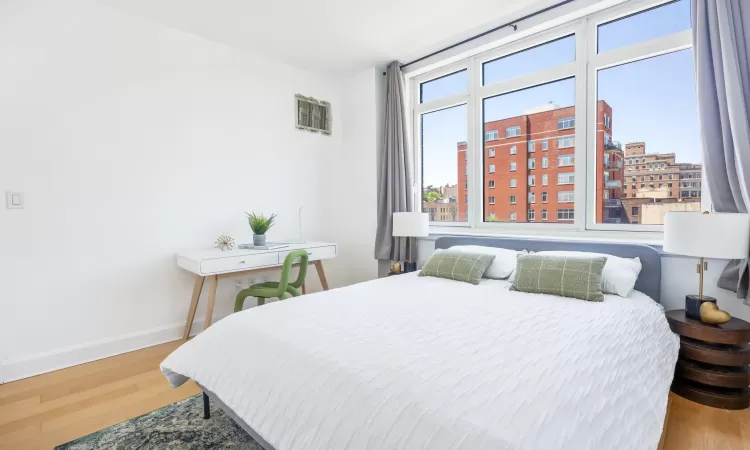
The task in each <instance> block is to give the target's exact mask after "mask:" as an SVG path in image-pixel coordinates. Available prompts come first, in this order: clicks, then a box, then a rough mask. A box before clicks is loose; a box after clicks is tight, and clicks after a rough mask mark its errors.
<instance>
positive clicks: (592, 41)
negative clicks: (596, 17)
mask: <svg viewBox="0 0 750 450" xmlns="http://www.w3.org/2000/svg"><path fill="white" fill-rule="evenodd" d="M597 26H598V25H597V24H596V23H595V22H594V21H593V20H589V21H587V24H586V35H587V38H588V39H587V43H586V51H585V53H584V54H585V55H586V56H585V57H586V78H587V84H586V103H585V108H586V111H587V114H586V124H587V125H589V126H588V128H587V129H588V130H589V131H588V133H586V149H587V151H586V159H585V164H586V190H585V211H586V222H585V226H586V228H592V226H593V225H595V224H596V190H597V188H598V187H599V186H597V184H596V164H597V161H596V138H597V128H598V127H597V124H596V120H597V119H598V111H597V101H598V100H599V99H598V96H597V83H598V77H597V69H596V67H595V66H594V64H593V63H592V61H593V58H594V57H595V56H596V46H597V34H596V33H597ZM589 122H591V124H589ZM576 200H577V199H576Z"/></svg>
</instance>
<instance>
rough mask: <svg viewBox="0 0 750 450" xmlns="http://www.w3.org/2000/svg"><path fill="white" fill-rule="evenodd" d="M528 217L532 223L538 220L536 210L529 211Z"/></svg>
mask: <svg viewBox="0 0 750 450" xmlns="http://www.w3.org/2000/svg"><path fill="white" fill-rule="evenodd" d="M526 217H528V221H529V222H532V221H534V219H536V213H535V212H534V210H533V209H530V210H529V211H528V213H527V215H526Z"/></svg>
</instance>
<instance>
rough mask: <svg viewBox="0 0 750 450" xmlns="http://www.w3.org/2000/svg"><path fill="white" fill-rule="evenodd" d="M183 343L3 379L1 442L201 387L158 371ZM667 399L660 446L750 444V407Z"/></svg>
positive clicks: (31, 445)
mask: <svg viewBox="0 0 750 450" xmlns="http://www.w3.org/2000/svg"><path fill="white" fill-rule="evenodd" d="M181 343H182V341H175V342H170V343H168V344H163V345H159V346H156V347H151V348H147V349H143V350H139V351H136V352H132V353H126V354H124V355H119V356H115V357H112V358H107V359H103V360H100V361H95V362H92V363H88V364H83V365H80V366H76V367H71V368H69V369H64V370H60V371H57V372H52V373H48V374H44V375H40V376H37V377H33V378H28V379H25V380H21V381H16V382H13V383H8V384H3V385H0V449H3V450H4V449H51V448H54V446H56V445H59V444H63V443H65V442H68V441H70V440H72V439H75V438H78V437H81V436H85V435H87V434H89V433H93V432H94V431H97V430H100V429H102V428H106V427H108V426H110V425H114V424H116V423H119V422H122V421H123V420H127V419H129V418H132V417H136V416H138V415H141V414H144V413H147V412H149V411H153V410H154V409H157V408H160V407H162V406H165V405H168V404H170V403H174V402H176V401H179V400H182V399H184V398H187V397H190V396H191V395H195V394H197V393H199V392H200V390H199V389H198V387H197V386H196V385H195V384H194V383H192V382H190V383H186V384H185V385H183V386H182V387H180V388H179V389H172V388H171V387H170V386H169V385H168V384H167V382H166V379H165V378H164V376H162V374H161V372H159V363H160V362H161V361H162V360H163V359H164V357H166V356H167V355H168V354H169V353H170V352H171V351H172V350H174V349H175V348H177V347H178V346H179V345H180V344H181ZM670 395H672V394H670ZM671 399H672V402H671V407H670V412H669V417H668V419H667V423H668V425H667V431H666V433H665V434H664V436H663V440H664V442H663V447H662V449H663V450H692V449H702V450H703V449H705V450H709V449H711V450H713V449H717V450H718V449H722V450H750V410H744V411H726V410H721V409H714V408H709V407H707V406H701V405H698V404H696V403H693V402H691V401H689V400H685V399H683V398H682V397H679V396H676V395H672V397H671Z"/></svg>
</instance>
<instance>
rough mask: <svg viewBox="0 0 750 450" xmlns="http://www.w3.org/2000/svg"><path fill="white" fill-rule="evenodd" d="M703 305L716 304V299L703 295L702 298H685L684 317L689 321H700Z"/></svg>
mask: <svg viewBox="0 0 750 450" xmlns="http://www.w3.org/2000/svg"><path fill="white" fill-rule="evenodd" d="M704 303H713V304H716V299H715V298H713V297H709V296H707V295H704V296H703V297H702V298H701V297H698V296H697V295H686V296H685V315H686V316H688V317H690V318H691V319H695V320H701V305H702V304H704Z"/></svg>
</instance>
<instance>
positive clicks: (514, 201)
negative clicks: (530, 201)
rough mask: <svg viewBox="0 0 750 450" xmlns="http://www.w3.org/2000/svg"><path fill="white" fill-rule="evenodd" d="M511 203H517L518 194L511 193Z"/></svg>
mask: <svg viewBox="0 0 750 450" xmlns="http://www.w3.org/2000/svg"><path fill="white" fill-rule="evenodd" d="M510 204H511V205H515V204H516V196H515V195H511V196H510Z"/></svg>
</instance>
